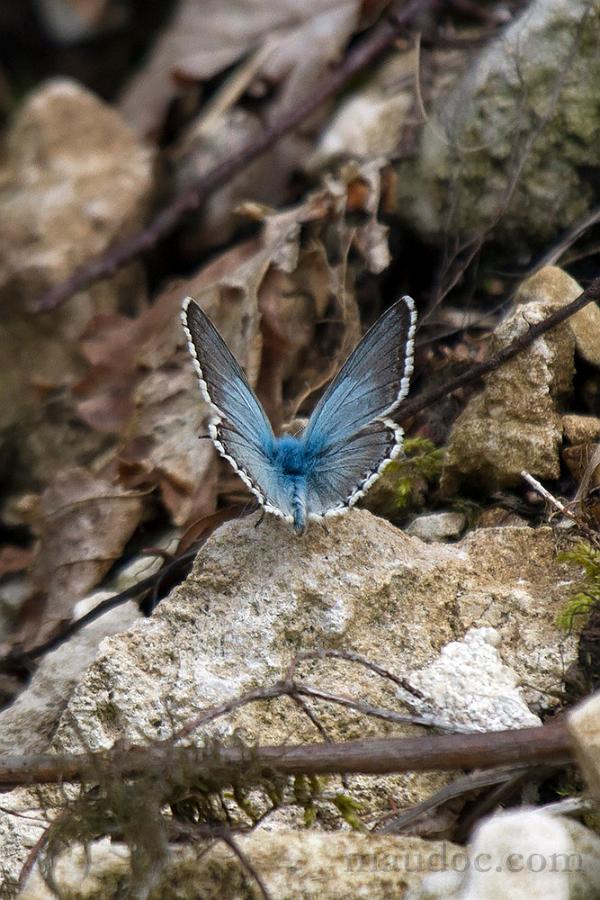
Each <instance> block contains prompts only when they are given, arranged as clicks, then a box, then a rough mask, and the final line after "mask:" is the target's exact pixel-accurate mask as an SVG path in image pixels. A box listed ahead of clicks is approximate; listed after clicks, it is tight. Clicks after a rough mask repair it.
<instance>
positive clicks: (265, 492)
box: [181, 297, 292, 521]
mask: <svg viewBox="0 0 600 900" xmlns="http://www.w3.org/2000/svg"><path fill="white" fill-rule="evenodd" d="M181 319H182V322H183V328H184V331H185V333H186V336H187V339H188V347H189V350H190V353H191V355H192V359H193V361H194V367H195V369H196V373H197V375H198V379H199V382H200V390H201V392H202V396H203V397H204V399H205V400H206V402H207V403H209V404H210V405H211V407H212V410H213V417H212V419H211V421H210V423H209V426H208V428H209V433H210V436H211V438H212V440H213V443H214V445H215V447H216V448H217V450H218V451H219V453H220V454H221V456H223V457H225V459H226V460H227V461H228V462H229V463H230V464H231V465H232V467H233V468H234V469H235V471H236V472H237V473H238V475H239V476H240V477H241V478H242V480H243V481H244V482H245V483H246V484H247V485H248V487H249V488H250V490H251V491H252V492H253V493H254V494H255V495H256V497H257V498H258V501H259V503H261V504H262V505H263V506H264V507H265V509H267V510H268V511H269V512H274V513H276V514H277V515H279V516H282V517H283V518H285V519H289V520H290V521H291V518H292V510H291V509H290V508H289V500H288V499H287V497H286V494H285V492H284V490H283V486H282V485H281V483H280V480H279V478H278V476H277V473H276V471H275V469H274V467H273V464H272V461H271V458H270V451H271V450H272V447H273V441H274V437H273V429H272V428H271V425H270V423H269V420H268V419H267V417H266V415H265V412H264V410H263V408H262V406H261V404H260V402H259V400H258V398H257V397H256V395H255V393H254V391H253V390H252V388H251V387H250V385H249V384H248V381H247V379H246V376H245V375H244V372H243V371H242V369H241V367H240V365H239V364H238V362H237V361H236V359H235V357H234V356H233V354H232V353H231V351H230V350H229V348H228V347H227V344H226V343H225V341H224V340H223V338H222V337H221V335H220V334H219V332H218V331H217V329H216V328H215V326H214V325H213V324H212V322H211V321H210V319H209V318H208V316H206V314H205V313H204V312H203V311H202V310H201V309H200V307H199V306H198V304H197V303H196V302H195V301H194V300H193V299H192V298H191V297H187V298H186V299H185V301H184V303H183V307H182V311H181Z"/></svg>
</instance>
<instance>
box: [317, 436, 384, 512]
mask: <svg viewBox="0 0 600 900" xmlns="http://www.w3.org/2000/svg"><path fill="white" fill-rule="evenodd" d="M401 447H402V429H401V428H399V426H397V425H396V424H395V423H394V422H391V421H390V420H388V419H386V420H385V421H382V422H380V421H377V420H376V421H375V422H371V423H370V424H369V425H365V427H364V428H362V429H361V430H360V431H359V432H358V433H357V434H355V435H353V436H352V437H350V438H348V439H347V440H346V441H345V442H344V443H343V444H341V445H335V446H331V447H330V448H329V450H326V451H324V452H323V453H321V454H320V455H319V457H318V459H317V461H316V463H315V465H314V466H313V468H312V469H311V473H310V475H309V477H308V479H307V508H308V509H309V511H310V512H309V517H310V518H321V517H323V516H334V515H338V514H340V513H342V512H344V511H345V510H346V509H348V507H350V506H353V505H354V504H355V503H356V501H357V500H359V499H360V497H362V495H363V494H364V493H365V492H366V491H368V489H369V488H370V486H371V484H373V482H374V481H375V480H376V479H377V477H378V476H379V474H380V473H381V471H382V470H383V467H384V465H385V464H386V463H387V462H388V461H389V460H391V459H394V457H395V456H397V455H398V453H399V452H400V450H401Z"/></svg>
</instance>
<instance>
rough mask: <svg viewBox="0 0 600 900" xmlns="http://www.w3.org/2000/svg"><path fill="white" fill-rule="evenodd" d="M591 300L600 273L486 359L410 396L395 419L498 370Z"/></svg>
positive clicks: (598, 293) (598, 292)
mask: <svg viewBox="0 0 600 900" xmlns="http://www.w3.org/2000/svg"><path fill="white" fill-rule="evenodd" d="M595 300H600V276H599V277H597V278H594V280H593V281H592V282H591V284H589V285H588V287H587V288H586V289H585V291H583V292H582V293H581V294H580V295H579V297H576V298H575V300H573V301H572V302H571V303H568V304H567V305H566V306H563V307H561V309H557V310H556V311H555V312H553V313H552V314H551V315H549V316H548V317H547V318H546V319H543V320H542V321H541V322H537V323H536V324H535V325H530V326H529V330H528V331H526V332H525V333H524V334H522V335H521V336H520V337H518V338H516V339H515V340H514V341H512V343H510V344H508V346H507V347H503V348H502V350H499V351H498V353H494V355H493V356H490V358H489V359H486V360H485V361H484V362H481V363H477V364H476V365H474V366H471V368H470V369H469V370H468V371H467V372H463V374H462V375H458V376H457V377H456V378H453V379H452V380H451V381H447V382H446V383H445V384H441V385H440V386H439V387H437V388H434V389H433V390H431V391H426V392H425V393H424V394H421V396H420V397H414V398H413V399H412V400H405V401H404V402H403V403H401V404H400V406H399V407H398V409H397V410H396V412H395V418H397V419H398V420H402V419H407V418H408V417H409V416H414V415H415V414H416V413H418V412H421V410H423V409H426V408H427V407H428V406H431V405H432V404H433V403H435V402H436V401H437V400H441V399H442V397H447V396H448V395H449V394H452V393H453V392H454V391H456V390H458V388H461V387H465V385H468V384H475V383H476V382H478V381H480V379H481V378H482V377H483V376H484V375H487V374H488V373H489V372H492V371H493V370H494V369H498V368H499V367H500V366H501V365H503V363H505V362H508V360H509V359H512V358H513V357H515V356H517V354H519V353H521V351H522V350H525V349H526V348H527V347H530V346H531V344H533V342H534V341H535V340H537V338H539V337H540V336H541V335H542V334H545V333H546V332H547V331H550V330H551V329H552V328H556V326H557V325H560V324H561V323H562V322H566V320H567V319H569V318H570V317H571V316H573V315H575V313H576V312H579V310H580V309H583V307H584V306H587V305H588V303H592V302H593V301H595Z"/></svg>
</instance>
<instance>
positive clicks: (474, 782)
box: [371, 766, 530, 834]
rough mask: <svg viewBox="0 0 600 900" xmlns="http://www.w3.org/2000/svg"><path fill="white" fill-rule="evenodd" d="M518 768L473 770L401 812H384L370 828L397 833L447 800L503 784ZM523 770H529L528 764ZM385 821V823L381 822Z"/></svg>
mask: <svg viewBox="0 0 600 900" xmlns="http://www.w3.org/2000/svg"><path fill="white" fill-rule="evenodd" d="M519 771H520V770H518V769H515V768H511V769H498V770H494V769H492V770H491V771H489V772H473V773H471V774H469V775H463V776H461V777H460V778H456V779H455V780H454V781H451V782H450V784H445V785H444V787H443V788H441V789H440V790H439V791H436V792H435V794H432V795H431V796H430V797H427V798H426V799H425V800H422V801H421V802H420V803H416V804H415V805H414V806H411V807H410V808H409V809H405V810H402V812H401V813H393V812H392V813H386V815H385V817H384V818H380V819H379V820H378V821H377V822H376V823H375V825H374V827H373V828H372V829H371V830H372V831H373V832H375V833H377V834H399V833H400V832H401V831H403V830H404V829H405V828H407V827H408V826H409V825H412V823H413V822H414V821H415V820H416V819H419V818H420V817H421V816H422V815H424V814H425V813H428V812H431V811H432V810H434V809H438V807H440V806H443V805H444V804H445V803H448V801H449V800H456V799H457V798H459V797H464V796H465V795H466V794H472V793H473V791H481V790H483V789H484V788H486V787H494V786H495V785H497V784H503V783H505V782H507V781H510V779H511V778H513V777H514V775H515V774H516V773H517V772H519ZM525 771H527V772H529V771H530V769H529V766H527V767H526V769H525ZM383 822H385V824H382V823H383Z"/></svg>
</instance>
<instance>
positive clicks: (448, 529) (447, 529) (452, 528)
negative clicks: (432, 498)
mask: <svg viewBox="0 0 600 900" xmlns="http://www.w3.org/2000/svg"><path fill="white" fill-rule="evenodd" d="M466 524H467V517H466V516H465V514H464V513H461V512H438V513H430V514H427V515H422V516H417V517H416V519H413V520H412V522H411V523H410V525H409V526H408V528H406V533H407V534H410V535H411V536H412V537H418V538H420V539H421V540H422V541H447V540H451V539H452V538H457V537H459V536H460V534H461V533H462V532H463V531H464V530H465V526H466Z"/></svg>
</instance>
